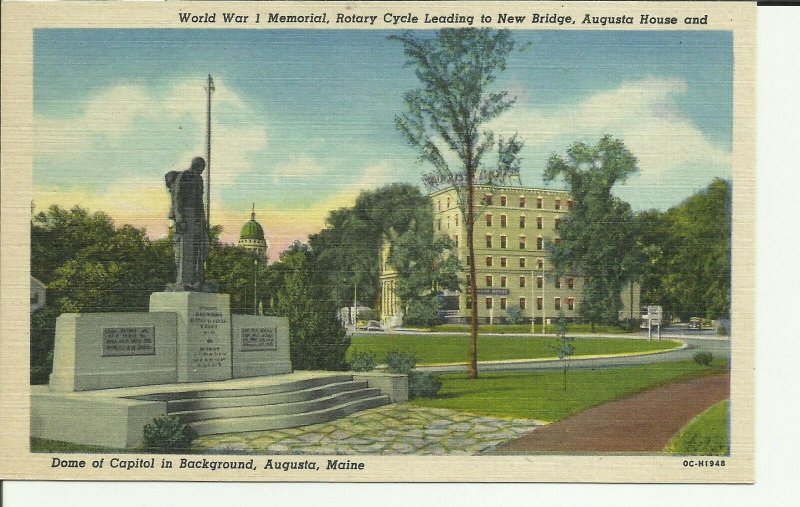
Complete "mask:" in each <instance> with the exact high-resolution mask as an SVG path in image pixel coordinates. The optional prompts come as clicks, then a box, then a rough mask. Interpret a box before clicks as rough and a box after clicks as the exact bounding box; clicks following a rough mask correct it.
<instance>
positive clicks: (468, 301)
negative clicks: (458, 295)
mask: <svg viewBox="0 0 800 507" xmlns="http://www.w3.org/2000/svg"><path fill="white" fill-rule="evenodd" d="M464 305H465V307H466V309H467V310H469V309H470V308H472V297H471V296H466V297H465V298H464Z"/></svg>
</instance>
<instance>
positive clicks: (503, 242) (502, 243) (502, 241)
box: [500, 236, 508, 248]
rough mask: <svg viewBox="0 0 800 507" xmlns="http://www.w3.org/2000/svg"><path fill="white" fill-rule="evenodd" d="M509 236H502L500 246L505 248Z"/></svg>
mask: <svg viewBox="0 0 800 507" xmlns="http://www.w3.org/2000/svg"><path fill="white" fill-rule="evenodd" d="M507 240H508V238H507V237H505V236H500V248H505V247H506V245H507Z"/></svg>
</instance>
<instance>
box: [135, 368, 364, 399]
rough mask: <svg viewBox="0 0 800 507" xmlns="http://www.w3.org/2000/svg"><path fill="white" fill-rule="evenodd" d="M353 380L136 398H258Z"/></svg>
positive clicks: (341, 377)
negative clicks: (259, 396)
mask: <svg viewBox="0 0 800 507" xmlns="http://www.w3.org/2000/svg"><path fill="white" fill-rule="evenodd" d="M352 380H353V376H352V375H347V374H338V375H337V374H334V375H328V376H322V377H315V378H306V379H301V380H295V381H292V382H282V383H279V384H272V385H267V386H259V387H252V388H235V389H220V388H216V389H200V390H191V391H189V390H187V391H170V392H160V393H153V394H146V395H141V396H136V399H138V400H150V401H171V400H188V399H196V398H227V397H244V396H258V395H266V394H278V393H286V392H296V391H299V390H302V389H309V388H313V387H319V386H325V385H329V384H332V383H336V382H351V381H352Z"/></svg>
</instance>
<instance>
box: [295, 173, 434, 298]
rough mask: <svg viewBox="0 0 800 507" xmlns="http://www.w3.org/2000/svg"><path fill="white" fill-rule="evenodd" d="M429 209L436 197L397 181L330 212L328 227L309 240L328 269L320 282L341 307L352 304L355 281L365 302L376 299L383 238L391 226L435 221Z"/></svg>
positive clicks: (402, 230)
mask: <svg viewBox="0 0 800 507" xmlns="http://www.w3.org/2000/svg"><path fill="white" fill-rule="evenodd" d="M429 208H430V200H429V199H428V198H427V196H424V195H422V193H421V192H420V191H419V188H418V187H416V186H415V185H410V184H407V183H394V184H391V185H386V186H383V187H381V188H378V189H376V190H367V191H362V192H361V193H360V194H359V196H358V197H357V198H356V202H355V205H354V206H353V207H351V208H341V209H338V210H335V211H332V212H331V213H330V214H329V215H328V218H327V220H326V223H327V227H325V228H324V229H323V230H322V231H320V232H319V233H317V234H313V235H311V236H310V237H309V244H310V246H311V249H312V250H313V252H314V255H315V256H316V258H317V260H318V262H319V265H320V266H324V268H325V272H324V276H322V277H321V278H320V280H319V281H320V283H322V284H324V285H325V287H326V292H327V293H328V294H329V296H330V298H331V299H333V300H334V301H335V302H336V304H337V306H338V307H342V306H349V305H350V304H352V302H353V289H354V286H357V287H358V294H359V299H360V300H361V301H369V302H372V303H375V302H376V299H377V298H378V297H379V290H378V288H379V283H378V276H379V269H380V249H381V242H382V240H383V238H384V237H385V236H388V235H389V233H390V231H395V233H397V234H403V233H405V232H406V230H407V229H408V228H409V226H410V225H411V224H412V223H413V222H416V223H423V222H425V221H428V222H430V223H431V224H432V223H433V218H432V215H431V213H432V211H430V210H429ZM432 227H433V226H431V231H432V230H433V229H432ZM431 236H432V234H431ZM428 285H429V286H430V282H429V283H428Z"/></svg>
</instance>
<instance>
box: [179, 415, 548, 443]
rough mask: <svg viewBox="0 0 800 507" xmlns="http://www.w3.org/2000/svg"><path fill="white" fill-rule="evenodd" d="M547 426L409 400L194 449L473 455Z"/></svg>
mask: <svg viewBox="0 0 800 507" xmlns="http://www.w3.org/2000/svg"><path fill="white" fill-rule="evenodd" d="M542 424H544V423H542V422H541V421H534V420H531V419H499V418H495V417H482V416H476V415H472V414H467V413H464V412H457V411H455V410H447V409H441V408H422V407H415V406H413V405H410V404H408V403H403V404H393V405H386V406H383V407H379V408H374V409H371V410H365V411H363V412H359V413H356V414H353V415H350V416H347V417H344V418H342V419H338V420H336V421H331V422H328V423H322V424H314V425H311V426H304V427H300V428H289V429H283V430H272V431H259V432H252V433H234V434H225V435H208V436H204V437H200V438H198V439H197V440H195V442H194V447H195V448H197V450H199V451H201V452H206V453H222V454H231V453H246V454H420V455H424V454H429V455H430V454H433V455H472V454H478V453H481V452H485V451H488V450H490V449H492V448H494V447H495V446H496V445H498V444H501V443H503V442H506V441H509V440H514V439H517V438H519V437H520V436H522V435H524V434H526V433H529V432H530V431H532V430H534V429H536V428H538V427H540V426H541V425H542Z"/></svg>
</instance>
